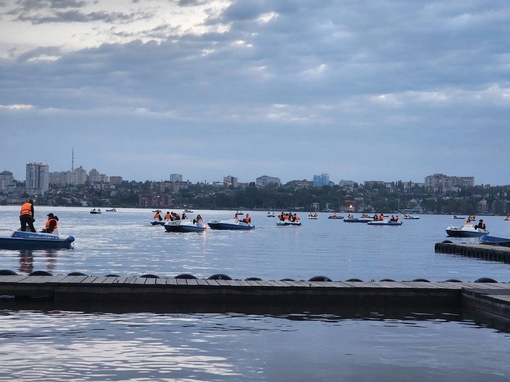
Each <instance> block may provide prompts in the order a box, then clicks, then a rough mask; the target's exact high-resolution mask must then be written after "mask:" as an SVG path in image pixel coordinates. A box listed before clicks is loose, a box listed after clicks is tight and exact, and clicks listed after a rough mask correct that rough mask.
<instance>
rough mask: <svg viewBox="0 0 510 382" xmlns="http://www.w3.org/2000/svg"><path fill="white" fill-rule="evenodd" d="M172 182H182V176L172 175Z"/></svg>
mask: <svg viewBox="0 0 510 382" xmlns="http://www.w3.org/2000/svg"><path fill="white" fill-rule="evenodd" d="M170 182H182V174H170Z"/></svg>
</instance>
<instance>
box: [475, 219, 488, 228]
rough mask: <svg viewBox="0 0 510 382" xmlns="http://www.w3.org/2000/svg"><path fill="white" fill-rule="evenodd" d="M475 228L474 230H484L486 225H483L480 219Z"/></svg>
mask: <svg viewBox="0 0 510 382" xmlns="http://www.w3.org/2000/svg"><path fill="white" fill-rule="evenodd" d="M475 228H476V229H478V228H480V229H486V225H485V223H484V222H483V219H480V220H479V221H478V224H476V225H475Z"/></svg>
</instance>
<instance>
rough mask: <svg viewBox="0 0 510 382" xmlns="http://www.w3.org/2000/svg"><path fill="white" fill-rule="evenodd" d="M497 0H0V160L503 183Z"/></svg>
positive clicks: (506, 116) (143, 172)
mask: <svg viewBox="0 0 510 382" xmlns="http://www.w3.org/2000/svg"><path fill="white" fill-rule="evenodd" d="M508 20H510V2H508V1H507V0H493V1H486V0H463V1H455V2H454V1H449V2H447V1H435V0H430V1H423V0H379V1H368V0H366V1H365V0H336V1H335V0H321V1H314V0H238V1H233V0H0V30H1V33H0V171H3V170H8V171H11V172H13V173H14V177H15V178H16V179H18V180H24V179H25V164H26V163H27V162H47V163H48V164H49V165H50V171H66V170H70V169H71V166H72V161H71V158H72V151H73V149H74V167H78V166H83V167H84V168H85V169H86V170H87V171H90V170H91V169H97V170H98V171H99V172H101V173H104V174H107V175H118V176H122V177H123V178H124V179H127V180H139V181H144V180H156V181H157V180H165V179H168V178H169V175H170V174H172V173H178V174H182V175H183V178H184V179H189V180H190V181H192V182H198V181H214V180H222V179H223V177H224V176H227V175H233V176H236V177H237V178H238V179H239V181H241V182H249V181H253V180H254V179H255V178H256V177H258V176H261V175H269V176H275V177H279V178H281V180H282V181H283V182H287V181H290V180H293V179H309V180H310V179H312V178H313V175H314V174H322V173H328V174H329V176H330V179H331V180H332V181H334V182H338V181H340V180H342V179H346V180H347V179H349V180H354V181H357V182H363V181H365V180H383V181H396V180H404V181H415V182H423V180H424V178H425V176H427V175H431V174H434V173H443V174H446V175H450V176H474V177H475V183H476V184H493V185H503V184H510V147H509V146H510V129H509V127H510V125H509V123H510V23H509V22H508Z"/></svg>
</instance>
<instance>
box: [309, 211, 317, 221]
mask: <svg viewBox="0 0 510 382" xmlns="http://www.w3.org/2000/svg"><path fill="white" fill-rule="evenodd" d="M318 218H319V214H318V213H317V212H316V213H314V214H312V213H311V212H310V213H309V214H308V219H312V220H317V219H318Z"/></svg>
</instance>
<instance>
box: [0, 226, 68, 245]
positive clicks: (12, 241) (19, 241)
mask: <svg viewBox="0 0 510 382" xmlns="http://www.w3.org/2000/svg"><path fill="white" fill-rule="evenodd" d="M73 242H74V237H72V236H68V237H66V238H63V237H61V236H60V235H59V233H58V230H55V231H54V232H53V233H43V232H30V231H14V232H13V233H12V234H11V236H2V237H0V248H3V249H54V248H68V249H69V248H71V247H72V244H73Z"/></svg>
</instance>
